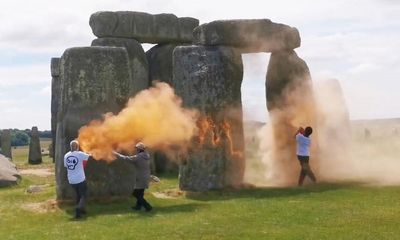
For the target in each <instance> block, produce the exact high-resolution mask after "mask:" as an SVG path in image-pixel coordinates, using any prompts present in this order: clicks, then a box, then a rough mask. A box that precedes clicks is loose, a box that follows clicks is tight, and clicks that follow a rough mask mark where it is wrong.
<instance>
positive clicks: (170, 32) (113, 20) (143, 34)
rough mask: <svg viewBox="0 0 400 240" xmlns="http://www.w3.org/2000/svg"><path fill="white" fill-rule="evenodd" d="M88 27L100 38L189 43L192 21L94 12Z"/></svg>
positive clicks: (171, 15) (193, 23) (169, 16)
mask: <svg viewBox="0 0 400 240" xmlns="http://www.w3.org/2000/svg"><path fill="white" fill-rule="evenodd" d="M89 24H90V27H91V28H92V31H93V34H94V35H96V36H97V37H99V38H104V37H117V38H133V39H136V40H137V41H139V42H141V43H190V42H192V40H193V34H192V33H193V29H194V28H195V27H197V26H198V25H199V20H197V19H195V18H189V17H183V18H177V17H176V16H175V15H174V14H165V13H163V14H155V15H152V14H148V13H144V12H130V11H118V12H96V13H94V14H92V15H91V16H90V20H89Z"/></svg>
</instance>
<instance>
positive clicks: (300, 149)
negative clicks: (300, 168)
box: [296, 133, 311, 156]
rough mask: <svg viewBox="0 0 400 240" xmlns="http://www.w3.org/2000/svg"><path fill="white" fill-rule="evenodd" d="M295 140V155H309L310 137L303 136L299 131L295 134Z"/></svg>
mask: <svg viewBox="0 0 400 240" xmlns="http://www.w3.org/2000/svg"><path fill="white" fill-rule="evenodd" d="M296 141H297V155H298V156H310V145H311V139H310V138H309V137H305V136H304V135H303V134H301V133H298V134H297V135H296Z"/></svg>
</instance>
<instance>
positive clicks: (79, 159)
mask: <svg viewBox="0 0 400 240" xmlns="http://www.w3.org/2000/svg"><path fill="white" fill-rule="evenodd" d="M88 158H89V154H86V153H84V152H81V151H73V152H67V153H66V154H65V156H64V167H66V168H67V172H68V182H69V183H70V184H78V183H81V182H83V181H85V179H86V177H85V171H84V170H83V161H87V160H88Z"/></svg>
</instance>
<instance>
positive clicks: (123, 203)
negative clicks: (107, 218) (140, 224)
mask: <svg viewBox="0 0 400 240" xmlns="http://www.w3.org/2000/svg"><path fill="white" fill-rule="evenodd" d="M132 205H133V201H132V200H127V199H125V200H118V201H113V202H110V203H105V202H98V201H95V202H89V203H88V204H87V210H88V214H87V218H89V219H90V218H93V217H96V216H104V215H126V214H140V215H143V217H152V216H154V215H156V214H157V215H160V214H161V215H167V214H174V213H184V212H194V211H196V210H198V209H200V208H204V207H206V205H205V204H196V203H189V204H175V205H167V206H154V205H153V210H152V211H150V212H146V211H145V210H144V209H142V210H140V211H135V210H132V208H131V207H132ZM60 208H61V209H63V210H64V211H65V212H66V213H67V214H68V215H70V216H71V219H72V218H73V216H74V214H75V208H74V205H72V204H62V205H60Z"/></svg>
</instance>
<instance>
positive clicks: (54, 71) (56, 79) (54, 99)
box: [49, 58, 61, 162]
mask: <svg viewBox="0 0 400 240" xmlns="http://www.w3.org/2000/svg"><path fill="white" fill-rule="evenodd" d="M50 70H51V136H52V137H51V141H52V144H51V148H52V149H49V154H50V157H52V158H53V162H54V153H55V146H56V143H55V142H56V130H57V111H58V104H59V101H60V99H59V98H60V94H61V92H60V58H52V59H51V63H50Z"/></svg>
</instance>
